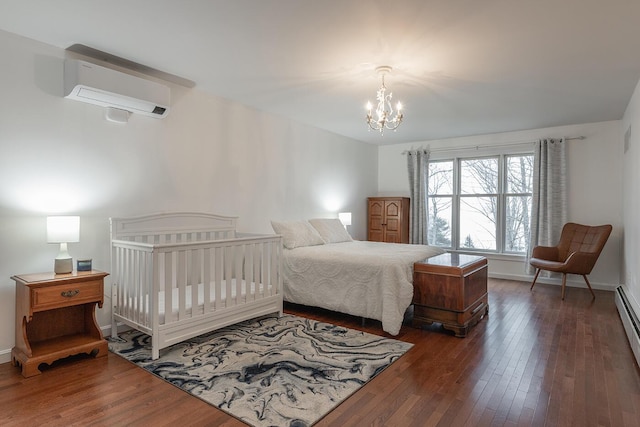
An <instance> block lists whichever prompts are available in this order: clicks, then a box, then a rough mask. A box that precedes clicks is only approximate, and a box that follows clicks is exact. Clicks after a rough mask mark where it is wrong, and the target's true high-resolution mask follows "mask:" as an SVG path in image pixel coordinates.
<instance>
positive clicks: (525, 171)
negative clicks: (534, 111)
mask: <svg viewBox="0 0 640 427" xmlns="http://www.w3.org/2000/svg"><path fill="white" fill-rule="evenodd" d="M456 176H458V177H459V179H458V180H457V181H458V185H456V182H455V177H456ZM532 176H533V155H530V154H518V155H502V156H490V157H481V158H464V159H457V160H445V161H435V162H434V161H432V162H430V163H429V177H428V179H429V186H428V188H429V190H428V191H429V193H428V216H429V217H428V223H429V228H428V232H429V243H430V244H432V245H436V246H441V247H446V248H451V249H467V250H480V251H498V252H506V253H524V252H526V249H527V247H528V241H529V221H530V215H531V192H532Z"/></svg>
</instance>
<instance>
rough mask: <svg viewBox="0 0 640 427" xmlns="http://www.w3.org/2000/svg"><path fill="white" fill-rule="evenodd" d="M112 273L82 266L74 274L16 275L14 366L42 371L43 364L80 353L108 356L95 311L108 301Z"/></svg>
mask: <svg viewBox="0 0 640 427" xmlns="http://www.w3.org/2000/svg"><path fill="white" fill-rule="evenodd" d="M106 276H108V273H103V272H101V271H96V270H92V271H81V272H75V271H74V272H72V273H69V274H54V273H38V274H22V275H18V276H13V277H12V279H13V280H15V282H16V346H15V347H14V348H13V349H12V350H11V360H12V362H13V365H14V366H22V375H23V376H25V377H31V376H34V375H38V374H40V373H41V372H40V370H39V368H38V367H39V366H40V364H42V363H46V364H51V363H53V362H54V361H56V360H58V359H62V358H65V357H68V356H72V355H75V354H80V353H89V354H91V355H93V356H97V357H101V356H106V355H107V341H106V340H105V339H104V338H103V337H102V332H101V331H100V328H99V327H98V323H97V322H96V316H95V308H96V304H97V305H98V306H99V307H102V303H103V301H104V278H105V277H106Z"/></svg>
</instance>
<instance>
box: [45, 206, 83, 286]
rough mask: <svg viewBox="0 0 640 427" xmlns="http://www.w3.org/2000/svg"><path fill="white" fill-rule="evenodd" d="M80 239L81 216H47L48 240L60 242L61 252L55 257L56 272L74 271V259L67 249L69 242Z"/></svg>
mask: <svg viewBox="0 0 640 427" xmlns="http://www.w3.org/2000/svg"><path fill="white" fill-rule="evenodd" d="M79 241H80V217H79V216H49V217H47V242H48V243H60V253H59V254H58V256H57V257H56V258H55V262H54V269H53V271H54V272H55V273H56V274H63V273H71V272H72V271H73V260H72V259H71V255H69V252H68V251H67V243H74V242H79Z"/></svg>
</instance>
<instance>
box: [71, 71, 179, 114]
mask: <svg viewBox="0 0 640 427" xmlns="http://www.w3.org/2000/svg"><path fill="white" fill-rule="evenodd" d="M64 96H65V97H66V98H69V99H75V100H77V101H82V102H88V103H90V104H96V105H101V106H103V107H111V108H117V109H119V110H126V111H129V112H131V113H137V114H144V115H145V116H149V117H155V118H163V117H165V116H166V115H167V114H168V113H169V102H170V98H171V90H170V89H169V87H167V86H164V85H162V84H160V83H156V82H153V81H151V80H146V79H142V78H140V77H136V76H132V75H130V74H125V73H122V72H120V71H116V70H112V69H110V68H105V67H102V66H100V65H96V64H91V63H89V62H85V61H81V60H77V59H66V60H65V61H64Z"/></svg>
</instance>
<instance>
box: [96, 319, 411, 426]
mask: <svg viewBox="0 0 640 427" xmlns="http://www.w3.org/2000/svg"><path fill="white" fill-rule="evenodd" d="M150 344H151V339H150V337H149V336H148V335H145V334H142V333H140V332H138V331H128V332H125V333H123V334H120V336H119V338H118V339H117V340H114V339H109V349H110V350H111V351H112V352H114V353H116V354H118V355H120V356H122V357H124V358H126V359H128V360H130V361H132V362H134V363H136V364H137V365H139V366H141V367H143V368H144V369H146V370H148V371H150V372H152V373H153V374H155V375H157V376H159V377H160V378H162V379H164V380H166V381H168V382H170V383H172V384H174V385H176V386H178V387H180V388H181V389H183V390H185V391H187V392H189V393H191V394H193V395H194V396H197V397H199V398H200V399H202V400H204V401H206V402H208V403H210V404H212V405H214V406H216V407H217V408H219V409H221V410H223V411H225V412H227V413H229V414H230V415H232V416H234V417H236V418H238V419H240V420H242V421H244V422H245V423H248V424H250V425H252V426H256V427H262V426H291V427H293V426H296V427H298V426H311V425H313V424H314V423H316V422H317V421H319V420H320V419H321V418H322V417H323V416H325V415H326V414H327V413H328V412H329V411H331V410H332V409H334V408H335V407H336V406H338V405H339V404H340V403H341V402H342V401H343V400H345V399H346V398H347V397H349V396H350V395H351V394H352V393H354V392H355V391H356V390H358V389H359V388H360V387H362V386H363V385H364V384H365V383H366V382H367V381H369V380H371V379H372V378H373V377H375V376H376V375H377V374H379V373H380V372H382V370H384V369H385V368H386V367H387V366H389V365H390V364H391V363H393V362H394V361H395V360H397V359H398V358H399V357H400V356H402V355H403V354H404V353H405V352H406V351H407V350H409V349H410V348H411V347H412V344H409V343H405V342H402V341H397V340H394V339H389V338H384V337H379V336H376V335H372V334H368V333H365V332H360V331H355V330H352V329H347V328H344V327H341V326H335V325H331V324H328V323H322V322H317V321H315V320H311V319H305V318H302V317H297V316H292V315H284V316H283V317H280V318H277V317H266V318H261V319H257V320H251V321H247V322H243V323H239V324H237V325H233V326H229V327H226V328H223V329H219V330H217V331H214V332H211V333H208V334H205V335H201V336H199V337H196V338H193V339H191V340H189V341H186V342H183V343H180V344H176V345H173V346H171V347H169V348H166V349H164V350H161V351H160V358H159V359H157V360H151V347H150Z"/></svg>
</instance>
